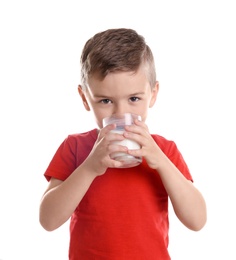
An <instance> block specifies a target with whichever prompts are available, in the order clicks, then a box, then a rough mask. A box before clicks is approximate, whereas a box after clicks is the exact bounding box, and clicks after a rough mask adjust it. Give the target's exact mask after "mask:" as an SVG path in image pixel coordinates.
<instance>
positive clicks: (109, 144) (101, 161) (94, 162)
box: [84, 124, 128, 175]
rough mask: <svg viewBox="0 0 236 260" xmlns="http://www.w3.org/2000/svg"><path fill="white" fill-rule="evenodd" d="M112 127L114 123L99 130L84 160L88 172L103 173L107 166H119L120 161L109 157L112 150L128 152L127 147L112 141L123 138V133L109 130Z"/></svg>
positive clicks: (113, 127)
mask: <svg viewBox="0 0 236 260" xmlns="http://www.w3.org/2000/svg"><path fill="white" fill-rule="evenodd" d="M113 129H115V124H111V125H108V126H106V127H104V128H102V129H101V130H100V132H99V134H98V138H97V140H96V142H95V144H94V146H93V149H92V150H91V152H90V154H89V156H88V157H87V159H86V160H85V162H84V163H86V166H87V167H88V168H89V170H90V172H92V173H95V174H96V175H102V174H104V173H105V171H106V170H107V168H108V167H110V168H119V167H121V166H122V162H118V161H116V160H113V159H111V157H110V154H112V153H114V152H123V153H127V152H128V149H127V147H125V146H121V145H117V144H113V142H114V141H122V140H124V139H125V137H124V136H123V135H121V134H118V133H113V132H111V130H113Z"/></svg>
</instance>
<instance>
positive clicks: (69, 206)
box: [39, 125, 127, 231]
mask: <svg viewBox="0 0 236 260" xmlns="http://www.w3.org/2000/svg"><path fill="white" fill-rule="evenodd" d="M114 127H115V126H114V125H109V126H107V127H105V128H103V129H102V130H101V131H100V133H99V135H98V138H97V141H96V142H95V144H94V147H93V149H92V151H91V152H90V154H89V156H88V157H87V158H86V160H85V161H84V162H83V163H82V164H81V165H80V166H79V167H78V168H76V169H75V170H74V171H73V172H72V173H71V175H70V176H69V177H68V178H67V179H66V180H65V181H60V180H58V179H55V178H52V179H51V180H50V182H49V185H48V188H47V189H46V191H45V193H44V195H43V197H42V199H41V203H40V210H39V221H40V223H41V225H42V226H43V227H44V228H45V229H46V230H48V231H52V230H54V229H56V228H58V227H59V226H61V225H62V224H64V223H65V222H66V221H67V220H68V219H69V218H70V217H71V215H72V213H73V212H74V210H75V209H76V207H77V206H78V204H79V203H80V201H81V200H82V198H83V196H84V195H85V193H86V192H87V190H88V189H89V187H90V185H91V183H92V182H93V181H94V179H95V178H96V177H97V176H99V175H102V174H104V173H105V171H106V169H107V168H108V167H119V166H121V164H122V163H121V162H117V161H114V160H112V159H111V158H110V154H111V153H112V152H114V151H113V149H116V151H118V152H119V151H120V152H125V151H126V150H127V149H126V148H125V147H122V146H119V147H118V146H115V147H114V146H109V144H110V142H112V141H114V140H123V139H124V137H123V136H122V135H120V134H114V133H113V134H112V133H110V130H112V129H114Z"/></svg>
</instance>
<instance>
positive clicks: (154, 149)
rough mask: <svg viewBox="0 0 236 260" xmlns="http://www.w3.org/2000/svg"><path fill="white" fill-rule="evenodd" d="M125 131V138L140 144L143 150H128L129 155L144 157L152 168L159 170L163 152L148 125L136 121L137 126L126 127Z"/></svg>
mask: <svg viewBox="0 0 236 260" xmlns="http://www.w3.org/2000/svg"><path fill="white" fill-rule="evenodd" d="M125 130H126V131H125V132H124V137H126V138H128V139H130V140H133V141H135V142H137V143H139V144H140V146H141V149H138V150H128V154H130V155H133V156H142V157H144V158H145V160H146V162H147V164H148V165H149V167H150V168H152V169H157V168H158V166H159V161H160V158H161V157H162V156H163V152H162V150H161V149H160V148H159V146H158V145H157V143H156V142H155V141H154V139H153V138H152V136H151V134H150V133H149V130H148V127H147V125H146V124H145V123H144V122H141V121H139V120H135V124H134V125H130V126H126V127H125Z"/></svg>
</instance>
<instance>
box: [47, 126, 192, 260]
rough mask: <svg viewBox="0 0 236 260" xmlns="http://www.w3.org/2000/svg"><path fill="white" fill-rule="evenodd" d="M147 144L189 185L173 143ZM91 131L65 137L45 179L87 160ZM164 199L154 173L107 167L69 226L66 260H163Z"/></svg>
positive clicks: (165, 233)
mask: <svg viewBox="0 0 236 260" xmlns="http://www.w3.org/2000/svg"><path fill="white" fill-rule="evenodd" d="M152 137H153V139H154V140H155V141H156V143H157V144H158V145H159V147H160V148H161V149H162V151H163V152H164V153H165V154H166V155H167V156H168V158H169V159H170V160H171V161H172V162H173V163H174V164H175V165H176V167H177V168H178V169H179V170H180V171H181V172H182V174H183V175H184V176H185V177H186V178H187V179H189V180H192V177H191V175H190V173H189V170H188V167H187V165H186V163H185V162H184V160H183V157H182V155H181V154H180V152H179V151H178V149H177V147H176V145H175V143H174V142H173V141H168V140H166V139H165V138H163V137H161V136H159V135H152ZM96 138H97V130H96V129H94V130H92V131H89V132H86V133H82V134H74V135H69V136H68V137H67V138H66V139H65V140H64V141H63V143H62V144H61V145H60V147H59V148H58V150H57V152H56V153H55V155H54V157H53V159H52V161H51V162H50V164H49V166H48V168H47V170H46V172H45V177H46V178H47V180H50V178H51V177H54V178H57V179H60V180H63V181H64V180H65V179H66V178H67V177H68V176H69V175H70V174H71V173H72V172H73V171H74V170H75V169H76V168H77V167H78V166H79V165H80V164H81V163H82V162H83V161H84V160H85V158H86V157H87V156H88V154H89V153H90V151H91V149H92V147H93V145H94V142H95V140H96ZM168 230H169V222H168V195H167V193H166V190H165V188H164V186H163V184H162V182H161V179H160V177H159V174H158V173H157V171H155V170H153V169H150V168H149V167H148V165H147V163H146V162H145V160H143V162H142V164H140V165H138V166H136V167H133V168H127V169H124V168H122V169H115V168H109V169H108V170H107V171H106V172H105V174H103V175H101V176H98V177H96V179H95V180H94V181H93V183H92V184H91V186H90V188H89V189H88V191H87V193H86V194H85V196H84V197H83V199H82V201H81V202H80V204H79V205H78V207H77V208H76V210H75V212H74V213H73V215H72V217H71V222H70V248H69V259H70V260H80V259H81V260H127V259H129V260H159V259H160V260H167V259H170V256H169V254H168Z"/></svg>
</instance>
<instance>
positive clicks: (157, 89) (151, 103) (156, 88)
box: [149, 81, 159, 108]
mask: <svg viewBox="0 0 236 260" xmlns="http://www.w3.org/2000/svg"><path fill="white" fill-rule="evenodd" d="M158 91H159V82H158V81H156V83H155V86H154V88H153V89H152V97H151V100H150V104H149V107H150V108H151V107H153V106H154V104H155V103H156V99H157V94H158Z"/></svg>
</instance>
